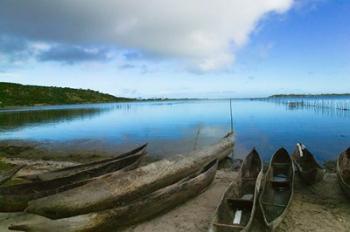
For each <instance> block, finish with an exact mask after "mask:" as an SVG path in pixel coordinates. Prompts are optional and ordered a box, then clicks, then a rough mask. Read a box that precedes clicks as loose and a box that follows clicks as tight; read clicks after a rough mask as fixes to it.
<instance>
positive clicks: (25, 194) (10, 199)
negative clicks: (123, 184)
mask: <svg viewBox="0 0 350 232" xmlns="http://www.w3.org/2000/svg"><path fill="white" fill-rule="evenodd" d="M145 154H146V153H145V151H140V152H139V153H136V154H134V155H132V156H128V157H124V158H122V159H119V160H116V161H113V162H112V163H109V164H106V165H104V166H101V168H103V167H105V169H104V170H103V169H99V170H97V171H96V170H95V171H96V172H93V173H92V172H91V171H84V172H82V173H79V174H75V175H73V176H68V177H64V178H58V179H53V180H48V181H40V182H33V183H26V184H18V185H13V186H6V187H5V186H4V187H0V211H1V212H18V211H23V210H24V209H25V208H26V207H27V206H28V202H29V201H31V200H35V199H38V198H42V197H46V196H49V195H53V194H57V193H60V192H64V191H67V190H69V189H73V188H76V187H79V186H82V185H85V184H87V183H89V182H91V181H93V180H94V179H95V178H98V176H99V175H102V176H103V174H104V173H108V172H113V173H114V175H115V176H116V175H121V173H123V172H124V171H128V170H132V169H135V168H136V167H138V166H139V164H140V162H141V161H142V159H143V157H144V155H145ZM105 175H108V174H105Z"/></svg>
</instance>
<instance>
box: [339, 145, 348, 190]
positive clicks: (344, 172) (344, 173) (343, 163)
mask: <svg viewBox="0 0 350 232" xmlns="http://www.w3.org/2000/svg"><path fill="white" fill-rule="evenodd" d="M338 163H339V164H338V165H339V172H340V174H341V177H342V178H343V181H344V182H345V184H347V185H348V186H349V187H350V148H348V149H347V150H346V151H345V152H343V153H342V154H341V155H340V157H339V161H338Z"/></svg>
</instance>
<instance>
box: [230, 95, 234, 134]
mask: <svg viewBox="0 0 350 232" xmlns="http://www.w3.org/2000/svg"><path fill="white" fill-rule="evenodd" d="M230 116H231V132H232V133H233V118H232V99H231V98H230Z"/></svg>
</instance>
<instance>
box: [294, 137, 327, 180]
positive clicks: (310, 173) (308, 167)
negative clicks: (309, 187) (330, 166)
mask: <svg viewBox="0 0 350 232" xmlns="http://www.w3.org/2000/svg"><path fill="white" fill-rule="evenodd" d="M292 160H293V162H294V165H295V167H296V169H297V171H298V173H299V175H300V177H301V179H302V180H303V181H304V182H305V183H306V184H314V183H317V182H319V181H321V180H322V179H323V177H324V174H325V169H324V168H322V167H321V165H319V163H318V162H317V160H316V159H315V157H314V155H313V154H312V153H311V152H310V151H309V150H308V149H307V148H306V147H305V146H304V145H303V144H299V143H298V144H297V146H296V149H295V151H294V153H293V154H292Z"/></svg>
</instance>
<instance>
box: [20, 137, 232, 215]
mask: <svg viewBox="0 0 350 232" xmlns="http://www.w3.org/2000/svg"><path fill="white" fill-rule="evenodd" d="M232 149H233V139H232V136H227V137H225V138H224V139H223V140H222V141H220V142H219V143H217V144H215V145H212V146H210V147H208V148H207V149H203V150H198V151H194V152H192V153H190V154H188V155H187V156H186V157H183V158H181V159H178V160H161V161H158V162H154V163H151V164H149V165H146V166H144V167H140V168H138V169H135V170H133V171H132V172H128V173H123V174H122V175H121V176H120V175H118V178H116V177H115V176H114V175H113V174H111V175H109V176H108V177H106V178H101V179H98V180H94V181H91V182H90V183H87V184H86V185H83V186H80V187H77V188H74V189H71V190H68V191H65V192H62V193H59V194H55V195H52V196H48V197H44V198H41V199H37V200H34V201H31V202H29V204H28V208H27V209H26V211H27V212H31V213H35V214H39V215H43V216H46V217H49V218H64V217H69V216H74V215H79V214H86V213H90V212H96V211H100V210H104V209H108V208H111V207H112V206H113V207H115V206H120V205H123V204H126V203H129V202H130V201H132V200H135V199H136V198H139V197H142V196H144V195H147V194H149V193H151V192H154V191H156V190H158V189H160V188H163V187H165V186H168V185H171V184H173V183H176V182H177V181H179V180H181V179H182V178H185V177H186V176H188V175H191V174H193V173H195V172H197V171H198V170H199V169H200V168H201V167H202V166H203V165H205V164H206V163H208V162H211V161H213V160H214V159H218V160H221V159H223V158H225V157H227V156H228V155H229V154H231V152H232Z"/></svg>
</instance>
